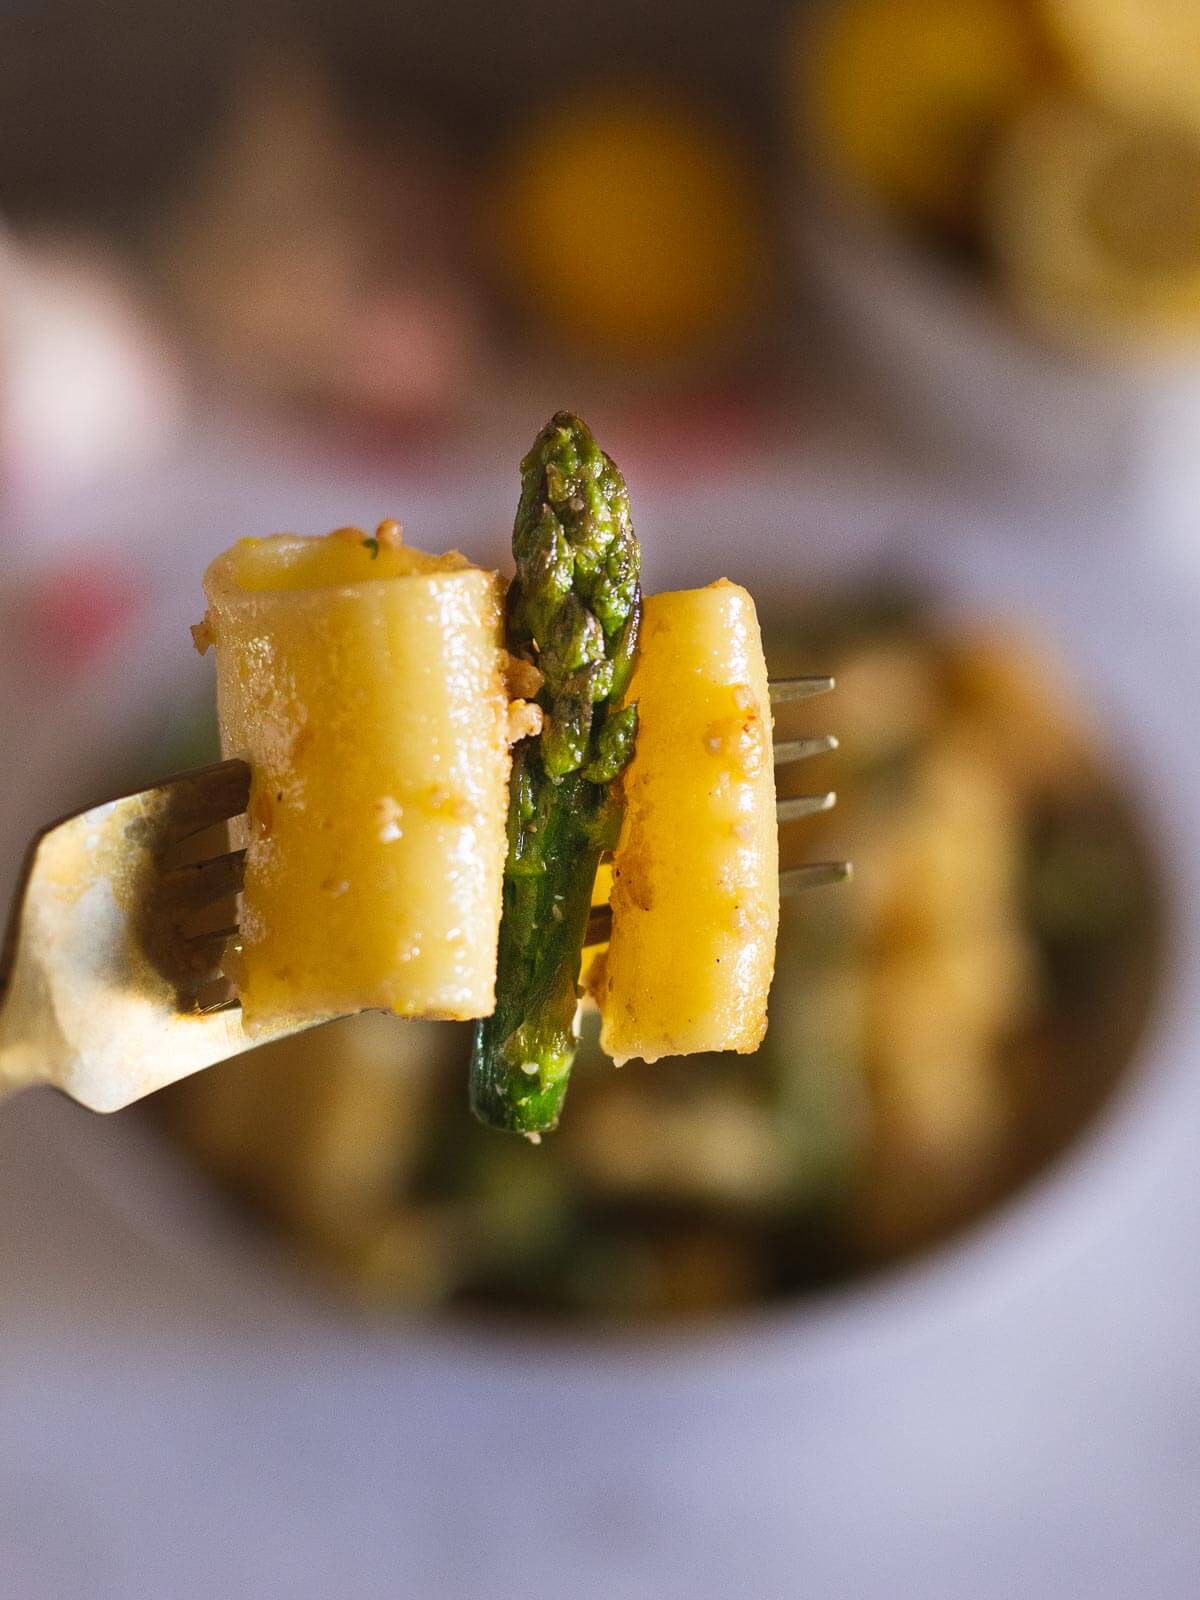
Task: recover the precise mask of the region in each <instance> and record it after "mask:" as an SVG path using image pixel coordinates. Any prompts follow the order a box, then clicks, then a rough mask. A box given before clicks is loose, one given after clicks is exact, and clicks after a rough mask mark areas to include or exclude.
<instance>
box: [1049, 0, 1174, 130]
mask: <svg viewBox="0 0 1200 1600" xmlns="http://www.w3.org/2000/svg"><path fill="white" fill-rule="evenodd" d="M1041 5H1042V8H1043V10H1044V12H1045V16H1046V21H1047V24H1048V25H1049V27H1050V28H1051V29H1052V30H1053V32H1054V33H1055V35H1056V36H1057V38H1058V40H1059V42H1060V43H1061V45H1062V47H1063V49H1064V51H1065V52H1066V55H1067V58H1068V61H1069V63H1070V65H1071V67H1072V69H1073V71H1074V73H1075V75H1076V76H1077V77H1078V79H1079V81H1080V83H1081V84H1082V85H1083V86H1084V87H1085V88H1087V89H1089V90H1091V92H1092V93H1094V94H1096V95H1098V96H1099V97H1100V98H1101V99H1102V100H1106V101H1109V102H1110V103H1111V104H1113V105H1116V106H1124V107H1126V108H1128V109H1130V110H1133V111H1142V112H1147V113H1153V112H1155V111H1158V112H1161V113H1165V114H1168V115H1171V116H1174V117H1178V118H1182V119H1183V120H1184V121H1187V122H1191V123H1192V124H1194V125H1196V126H1200V3H1198V0H1041Z"/></svg>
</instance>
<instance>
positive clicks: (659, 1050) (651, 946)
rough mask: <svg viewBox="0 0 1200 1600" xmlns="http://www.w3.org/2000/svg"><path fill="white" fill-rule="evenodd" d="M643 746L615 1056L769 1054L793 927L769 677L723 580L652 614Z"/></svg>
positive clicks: (641, 668)
mask: <svg viewBox="0 0 1200 1600" xmlns="http://www.w3.org/2000/svg"><path fill="white" fill-rule="evenodd" d="M629 699H630V700H636V701H637V704H638V716H639V731H638V738H637V743H636V745H635V747H634V754H633V760H632V761H631V763H630V765H629V768H628V770H627V772H626V774H625V780H624V785H625V801H626V814H625V820H624V823H623V825H622V831H621V837H620V840H619V842H618V845H617V849H616V851H615V854H614V858H613V890H612V913H613V926H612V940H611V943H610V944H609V948H608V954H607V957H606V958H604V959H603V960H602V961H601V963H600V969H599V972H598V975H597V979H596V981H595V984H594V987H595V990H596V997H597V1000H598V1002H599V1005H600V1010H601V1013H602V1016H603V1019H604V1026H603V1032H602V1034H601V1043H602V1044H603V1046H604V1048H605V1050H607V1051H608V1053H609V1054H610V1055H611V1056H613V1058H614V1059H615V1060H616V1061H617V1062H621V1061H623V1060H627V1059H628V1058H630V1057H633V1056H640V1057H642V1058H643V1059H644V1060H646V1061H655V1060H657V1059H658V1058H659V1057H660V1056H668V1055H690V1054H692V1053H693V1052H696V1051H707V1050H737V1051H741V1052H743V1053H746V1052H749V1051H752V1050H755V1049H757V1048H758V1045H759V1044H760V1042H761V1040H762V1037H763V1034H764V1032H765V1030H766V1025H767V991H768V989H769V987H770V983H771V975H772V972H773V969H774V964H775V936H776V932H777V929H778V924H779V877H778V874H779V845H778V838H777V835H776V828H775V779H774V767H773V762H772V755H771V713H770V701H769V694H768V689H767V669H766V663H765V661H764V660H763V651H762V641H761V637H760V635H759V628H758V619H757V617H756V615H755V611H754V602H753V601H752V600H751V598H750V596H749V595H748V594H747V593H746V591H745V589H741V588H739V587H737V585H735V584H731V583H727V582H725V581H724V580H722V581H721V582H719V583H714V584H712V585H710V587H708V588H707V589H687V590H683V591H682V592H679V593H675V594H659V595H652V596H651V597H650V598H648V599H647V600H646V602H645V609H644V613H643V620H642V636H641V644H640V649H639V655H638V663H637V666H636V668H635V670H634V675H633V681H632V682H631V684H630V686H629Z"/></svg>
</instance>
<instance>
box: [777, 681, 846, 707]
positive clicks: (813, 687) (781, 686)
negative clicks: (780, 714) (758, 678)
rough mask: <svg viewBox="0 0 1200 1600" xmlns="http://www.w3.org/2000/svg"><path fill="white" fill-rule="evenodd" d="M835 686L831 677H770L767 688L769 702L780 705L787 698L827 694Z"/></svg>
mask: <svg viewBox="0 0 1200 1600" xmlns="http://www.w3.org/2000/svg"><path fill="white" fill-rule="evenodd" d="M835 686H836V685H835V680H834V679H833V678H772V679H771V681H770V683H769V684H768V685H767V688H768V689H769V690H770V691H771V704H772V705H773V706H782V705H785V704H786V703H787V702H788V701H789V700H812V699H813V698H814V697H815V696H816V695H819V694H829V693H830V692H831V691H832V690H833V689H834V688H835Z"/></svg>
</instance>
